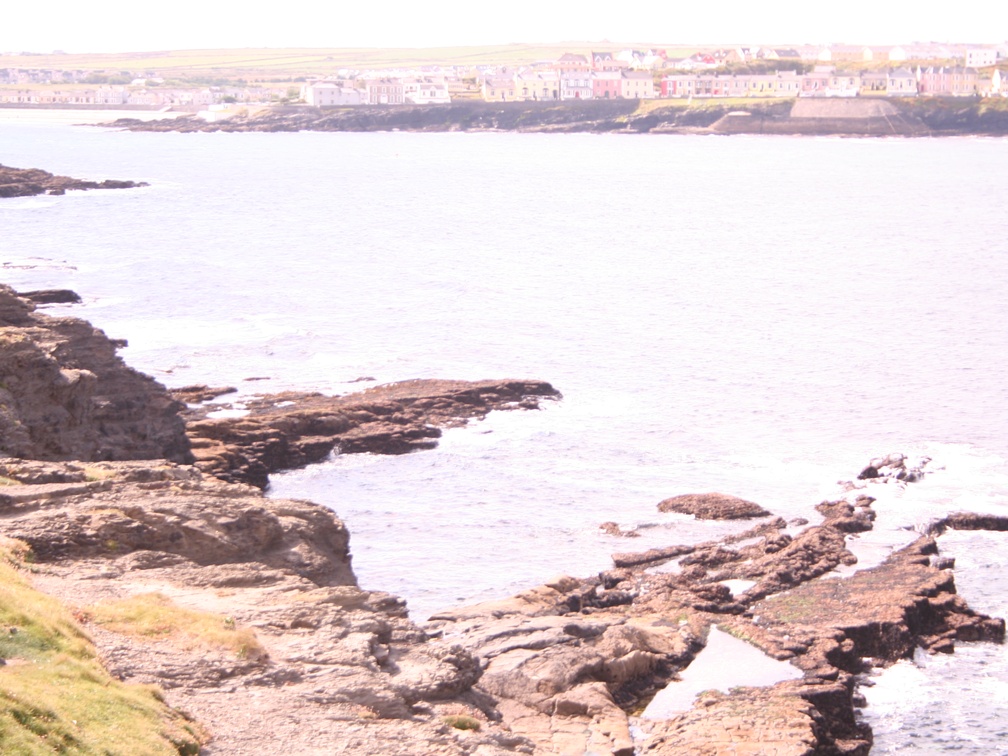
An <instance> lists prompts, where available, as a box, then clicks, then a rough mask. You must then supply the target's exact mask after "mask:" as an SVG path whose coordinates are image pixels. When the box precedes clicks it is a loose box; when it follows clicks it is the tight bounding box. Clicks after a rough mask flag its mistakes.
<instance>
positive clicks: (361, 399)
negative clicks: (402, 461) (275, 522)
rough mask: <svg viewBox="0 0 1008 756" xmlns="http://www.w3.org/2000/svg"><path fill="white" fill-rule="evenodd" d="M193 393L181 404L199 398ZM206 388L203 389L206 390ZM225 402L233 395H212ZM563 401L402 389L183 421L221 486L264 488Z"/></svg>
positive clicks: (276, 400)
mask: <svg viewBox="0 0 1008 756" xmlns="http://www.w3.org/2000/svg"><path fill="white" fill-rule="evenodd" d="M200 388H201V387H192V386H190V387H188V388H186V389H183V390H181V391H180V392H179V393H178V394H176V396H179V397H180V398H181V397H188V398H191V397H193V396H199V395H200V391H199V389H200ZM204 388H205V387H204ZM208 391H209V392H211V393H214V394H217V395H220V394H222V393H224V392H226V391H227V389H209V390H208ZM559 396H560V393H559V392H558V391H557V390H556V389H554V388H553V387H552V386H551V385H550V384H548V383H546V382H544V381H521V380H508V381H445V380H415V381H401V382H399V383H392V384H387V385H382V386H375V387H374V388H370V389H367V390H365V391H361V392H359V393H354V394H350V395H348V396H323V395H322V394H304V393H292V392H291V393H282V394H271V395H269V396H266V397H262V398H257V399H251V400H247V401H244V402H242V406H243V407H245V408H246V410H247V413H248V414H246V415H245V416H243V417H237V418H235V417H226V418H208V417H207V414H208V413H209V411H210V410H212V409H219V408H220V406H221V405H202V406H197V407H193V408H191V409H189V410H188V411H187V412H186V413H185V417H186V419H187V421H188V426H187V430H188V433H189V438H190V441H191V445H192V450H193V454H194V455H195V459H196V465H197V467H199V468H200V469H201V470H204V471H205V472H208V473H212V474H213V475H215V476H217V477H218V478H221V479H222V480H230V481H237V482H243V483H251V484H252V485H255V486H258V487H260V488H265V487H266V485H267V483H268V476H269V474H270V473H272V472H277V471H279V470H284V469H290V468H296V467H302V466H304V465H306V464H310V463H312V462H319V461H321V460H323V459H325V458H326V457H328V456H329V455H330V454H331V453H333V452H334V451H335V452H339V453H341V454H353V453H358V452H372V453H376V454H404V453H406V452H411V451H417V450H421V449H432V448H434V446H436V445H437V439H438V438H439V437H440V436H441V430H440V429H441V428H445V427H455V426H459V425H462V424H464V423H465V422H467V421H468V420H470V419H473V418H483V417H486V415H487V414H488V413H489V412H491V411H492V410H506V409H535V408H537V407H538V406H539V402H540V401H541V400H542V399H556V398H559Z"/></svg>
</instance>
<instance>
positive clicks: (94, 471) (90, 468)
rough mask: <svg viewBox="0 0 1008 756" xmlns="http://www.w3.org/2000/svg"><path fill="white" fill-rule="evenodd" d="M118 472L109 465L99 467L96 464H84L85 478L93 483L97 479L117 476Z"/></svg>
mask: <svg viewBox="0 0 1008 756" xmlns="http://www.w3.org/2000/svg"><path fill="white" fill-rule="evenodd" d="M117 474H118V473H116V471H115V470H111V469H109V468H108V467H98V466H96V465H84V480H86V481H87V482H89V483H91V482H94V481H96V480H109V479H111V478H114V477H116V475H117Z"/></svg>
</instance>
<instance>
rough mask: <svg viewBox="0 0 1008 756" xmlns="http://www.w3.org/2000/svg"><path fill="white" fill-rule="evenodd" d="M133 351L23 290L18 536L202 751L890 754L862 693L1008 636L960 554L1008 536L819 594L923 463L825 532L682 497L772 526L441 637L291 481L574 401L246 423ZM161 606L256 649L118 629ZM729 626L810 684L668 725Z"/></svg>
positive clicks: (618, 572)
mask: <svg viewBox="0 0 1008 756" xmlns="http://www.w3.org/2000/svg"><path fill="white" fill-rule="evenodd" d="M118 345H119V344H118V343H117V342H114V341H112V340H110V339H108V338H107V337H106V336H105V335H104V334H103V333H102V332H101V331H99V330H97V329H94V328H93V327H92V326H90V325H89V324H87V323H85V322H84V321H81V320H77V319H74V318H67V317H49V316H47V315H44V314H41V313H39V312H37V311H36V310H35V305H34V304H33V302H32V301H30V300H29V299H26V298H23V297H21V296H18V295H17V294H15V293H14V292H13V291H12V290H10V289H9V288H6V287H2V288H0V381H2V384H0V409H2V414H0V420H2V423H3V434H2V436H0V439H2V448H0V453H2V454H3V455H4V458H3V459H0V478H2V480H3V481H4V482H5V485H4V486H2V487H0V512H2V514H3V527H2V531H0V533H2V535H3V536H5V537H7V538H13V539H18V540H19V541H21V542H24V543H26V544H28V545H29V546H30V548H31V554H32V558H33V560H34V561H33V562H32V573H31V574H30V577H31V579H32V581H33V583H34V584H35V586H36V587H37V588H38V589H40V590H42V591H44V592H46V593H48V594H50V595H52V596H55V597H57V598H59V599H60V600H62V601H63V602H65V603H66V604H68V605H69V606H71V607H72V609H73V611H74V613H75V616H76V617H77V618H78V621H79V622H80V623H81V624H82V625H83V627H84V629H85V631H86V632H87V633H88V634H89V635H90V637H91V638H92V639H93V641H94V643H95V645H96V646H97V648H98V650H99V653H100V655H101V658H102V660H103V661H104V663H105V664H106V666H107V667H108V669H109V670H110V671H111V673H112V674H113V675H114V676H115V677H118V678H120V679H122V680H125V681H129V682H140V683H151V684H155V685H158V686H160V688H161V689H162V690H163V691H164V694H163V695H164V699H165V700H166V701H167V702H168V704H170V705H171V706H173V707H175V708H177V709H180V710H183V711H185V712H187V714H188V715H189V716H191V717H192V718H194V719H195V720H196V721H197V722H199V723H200V724H201V725H202V726H203V728H204V730H205V732H206V733H207V734H206V736H205V737H206V742H205V743H204V744H203V746H202V749H201V753H205V754H210V755H211V756H215V755H221V754H259V753H263V752H272V751H279V750H284V751H287V752H290V753H298V754H312V753H319V754H321V753H332V752H334V750H335V751H336V752H342V753H347V754H373V753H386V754H403V755H404V756H405V755H406V754H418V753H423V754H432V755H434V756H437V755H439V754H453V755H454V754H480V755H481V756H492V755H495V754H498V755H499V754H513V753H544V754H545V753H556V754H571V753H589V752H591V753H609V754H615V755H617V756H630V755H631V754H633V753H641V754H718V753H725V752H734V753H753V754H756V753H769V752H773V753H778V754H865V753H867V752H868V751H869V749H870V746H871V732H870V730H869V729H868V728H867V726H866V725H865V724H864V723H863V722H862V721H861V720H860V719H859V717H858V714H857V710H858V708H859V707H860V706H861V705H863V702H862V701H861V699H860V695H859V692H858V686H859V683H860V681H861V680H862V679H863V676H864V675H865V674H866V673H868V672H869V671H870V670H871V669H872V668H873V667H874V666H879V665H886V664H889V663H892V662H894V661H896V660H898V659H901V658H906V657H908V656H910V655H912V654H913V652H914V650H915V649H917V648H923V649H925V650H926V651H928V652H930V653H947V652H951V651H953V649H954V647H955V644H956V643H957V642H968V641H976V640H989V641H996V642H1001V641H1002V640H1003V638H1004V629H1005V626H1004V621H1003V620H1001V619H995V618H990V617H987V616H984V615H982V614H978V613H976V612H974V611H972V610H971V609H970V608H969V607H968V606H967V605H966V603H965V602H964V601H963V600H962V599H961V598H960V597H959V596H958V595H957V594H956V592H955V583H954V576H953V571H952V567H953V565H952V564H951V563H950V560H948V559H947V558H945V557H943V556H942V555H941V554H940V553H939V549H938V545H937V542H936V537H937V535H938V533H940V532H941V530H942V529H944V528H949V527H953V528H966V527H970V528H982V529H992V530H1000V529H1005V528H1006V527H1008V525H1006V523H1005V522H1004V521H1003V520H1002V519H1000V518H990V517H983V516H979V515H972V514H970V513H962V514H957V515H952V516H950V517H948V518H946V519H945V520H943V521H942V522H940V523H935V524H934V527H933V529H932V531H930V532H928V533H924V534H921V535H920V537H919V538H918V539H917V540H916V541H915V542H914V543H912V544H911V545H909V546H907V547H906V548H904V549H901V550H900V551H898V552H896V553H894V554H893V555H892V556H890V558H889V559H887V560H886V561H885V562H884V563H882V564H881V565H879V566H877V567H874V568H871V569H866V570H862V571H859V572H856V573H854V574H853V575H851V576H849V577H840V578H835V579H829V580H819V579H816V578H819V577H821V576H823V575H825V574H827V573H829V572H831V571H832V570H834V569H835V568H836V567H837V566H839V565H850V564H852V563H853V562H855V561H856V559H855V557H854V555H853V554H852V553H851V552H850V551H848V550H847V548H846V537H847V536H848V535H849V534H851V533H856V532H861V531H865V530H870V529H871V528H872V526H873V520H874V510H873V504H874V499H873V497H872V496H871V491H872V487H873V486H879V485H913V481H914V480H916V479H918V478H919V477H921V476H923V475H925V474H926V466H918V467H914V466H911V465H909V464H908V461H907V460H905V459H904V458H903V457H902V456H901V455H888V456H886V457H882V458H880V459H878V460H872V462H871V463H870V464H869V465H868V466H867V467H866V468H865V471H863V476H864V477H863V478H862V479H861V480H852V481H851V483H850V485H849V490H850V492H849V494H848V495H847V496H846V497H845V498H844V499H842V500H837V501H830V502H823V503H822V504H820V505H819V506H818V507H817V509H818V511H819V513H820V514H821V515H822V522H821V523H818V524H808V523H803V522H791V523H788V522H785V521H784V520H782V519H781V518H778V517H774V516H773V515H772V514H769V513H766V512H765V510H762V508H760V507H759V506H758V505H757V504H755V503H753V502H749V501H745V500H743V499H738V498H736V497H730V496H725V495H723V494H710V493H703V494H693V495H690V496H688V497H683V496H680V497H673V498H671V499H668V500H666V501H665V502H662V503H661V507H662V508H664V509H667V510H674V511H689V512H690V513H692V514H693V515H694V516H697V517H718V518H748V519H750V520H751V521H752V526H751V527H750V528H749V529H748V530H746V531H745V532H743V533H740V534H738V535H736V536H732V537H727V538H723V539H721V540H719V541H716V542H710V543H704V544H697V545H680V544H670V545H668V546H667V547H664V548H660V549H654V550H652V551H650V552H645V553H627V554H618V555H614V567H613V569H611V570H608V571H606V572H603V573H601V574H599V575H595V576H591V577H587V578H576V577H570V576H562V577H557V578H556V579H554V580H551V581H550V582H549V583H548V584H546V585H542V586H539V587H536V588H531V589H529V590H527V591H525V592H523V593H521V594H518V595H516V596H513V597H510V598H505V599H501V600H499V601H493V602H487V603H483V604H478V605H475V606H469V607H463V608H457V609H451V610H446V611H444V612H441V613H439V614H437V615H435V616H434V617H432V618H430V620H429V621H428V622H426V623H423V624H418V623H416V622H414V621H412V620H411V619H410V618H409V616H408V614H407V612H406V607H405V605H404V602H403V601H402V600H401V599H398V598H397V597H395V596H392V595H389V594H387V593H382V592H380V591H371V590H365V589H362V588H361V587H359V586H358V585H357V581H356V578H355V576H354V573H353V570H352V563H351V554H350V548H349V534H348V531H347V528H346V527H345V525H344V524H343V523H342V522H341V521H340V520H339V519H338V518H337V517H336V516H335V514H334V513H333V512H332V511H330V510H329V509H327V508H324V507H320V506H318V505H315V504H312V503H310V502H304V501H293V500H279V499H270V498H267V497H265V496H264V494H263V493H262V491H261V490H260V488H261V486H262V485H264V484H265V480H266V476H267V475H268V474H269V473H270V472H272V471H274V470H278V469H283V468H286V467H292V466H298V465H303V464H308V463H310V462H312V461H317V460H318V459H322V458H324V457H326V456H327V455H328V454H330V453H332V452H333V451H338V452H340V453H350V452H355V451H371V452H378V453H403V452H407V451H412V450H417V449H421V450H422V449H424V448H429V447H430V445H432V444H434V443H436V439H437V435H438V428H443V427H448V426H451V425H457V424H460V423H464V422H466V421H468V420H469V419H473V418H480V417H483V416H485V414H486V413H488V412H490V411H492V410H498V409H534V408H535V407H537V406H539V403H540V402H541V401H544V400H549V399H553V398H557V397H558V396H559V395H558V393H557V392H556V390H555V389H553V388H552V387H551V386H550V385H549V384H547V383H544V382H541V381H486V382H474V383H468V382H458V381H410V382H404V383H400V384H392V385H390V386H384V387H374V388H372V389H369V390H366V391H364V392H361V393H359V394H354V395H350V396H346V397H323V396H321V395H317V394H296V395H295V394H283V395H275V396H268V397H260V398H258V399H255V400H246V401H244V402H243V403H244V404H245V409H246V410H247V412H248V414H246V415H244V416H243V417H209V416H208V415H210V414H211V410H212V409H213V408H215V407H219V405H206V404H205V403H204V400H205V399H207V398H209V397H212V396H214V395H216V394H218V392H222V391H224V389H211V388H207V387H190V388H189V389H186V390H179V391H176V392H175V396H174V397H173V396H171V395H169V393H168V392H167V391H166V390H165V389H163V388H162V387H161V386H160V385H159V384H157V383H156V382H154V381H153V380H151V379H149V378H147V377H145V376H142V375H141V374H139V373H136V372H135V371H132V370H131V369H130V368H128V367H127V366H126V365H125V364H123V363H122V361H121V360H120V359H119V358H118V357H117V356H116V355H115V349H116V347H117V346H118ZM869 469H871V471H872V472H871V473H868V474H865V472H866V471H867V470H869ZM656 505H657V503H656ZM459 579H460V580H464V576H461V575H460V576H459ZM741 581H744V582H741ZM743 586H745V587H744V589H743ZM138 596H139V597H143V596H157V597H159V599H158V600H159V601H163V602H165V603H166V604H168V605H171V606H176V607H180V608H184V609H187V610H194V611H195V610H199V611H201V612H204V613H207V614H208V615H211V616H217V617H219V618H220V624H222V625H223V626H225V627H228V628H233V629H236V630H237V629H242V630H243V631H244V630H249V631H251V632H252V633H254V636H255V639H256V640H255V643H254V644H252V645H249V646H247V647H244V650H243V651H241V652H239V653H235V652H233V651H230V650H227V649H226V648H222V647H219V646H215V645H213V644H209V645H208V644H206V643H188V642H185V639H184V637H179V636H177V635H166V636H163V637H162V636H158V637H150V636H145V635H142V634H137V633H133V632H130V631H129V629H128V628H126V629H123V628H122V627H119V628H116V629H113V628H112V627H111V626H109V625H107V624H103V623H102V622H101V621H99V619H98V617H99V611H98V609H99V608H100V607H102V606H105V605H106V604H108V603H109V602H114V601H121V600H126V599H129V598H131V597H132V598H134V599H135V598H136V597H138ZM15 621H16V620H8V622H9V623H13V622H15ZM714 626H717V627H719V628H721V630H723V631H725V632H727V633H730V634H731V635H734V636H736V637H737V638H742V639H745V640H747V641H748V642H750V643H751V644H753V645H755V646H756V647H758V648H759V649H761V650H762V651H763V652H765V653H766V654H768V655H769V656H771V657H773V658H775V659H779V660H787V661H789V662H790V663H791V664H792V665H794V667H796V668H797V670H799V671H800V675H801V676H800V677H798V678H797V679H792V680H788V681H785V682H779V683H777V684H775V685H772V686H769V687H763V688H753V687H741V688H735V689H732V690H731V691H730V692H725V693H715V692H711V693H707V694H705V695H704V696H703V697H702V698H701V699H700V700H698V702H697V703H696V704H695V705H694V706H693V708H691V709H690V710H689V711H686V712H683V713H681V714H677V715H675V716H670V717H668V718H647V717H642V716H641V714H642V711H643V709H644V707H645V705H646V704H647V703H648V702H649V701H650V699H651V697H652V696H653V695H654V693H655V692H656V691H658V690H660V689H662V688H663V687H664V686H665V685H667V684H668V683H670V682H672V681H675V680H676V679H678V675H679V673H680V672H681V671H682V670H683V669H684V668H686V667H687V666H688V665H689V664H690V663H691V662H692V661H693V660H694V659H695V658H696V656H697V655H698V654H699V653H701V652H702V651H703V649H704V647H705V645H706V642H707V638H708V636H709V633H710V629H711V627H714ZM11 627H12V628H14V630H15V631H16V630H17V628H16V627H14V625H13V624H11ZM7 661H8V666H7V669H8V670H17V669H20V668H24V667H25V666H28V665H29V662H27V661H25V660H19V659H14V658H10V657H9V658H8V660H7ZM339 748H342V749H343V750H342V751H339V750H337V749H339ZM179 750H180V752H181V750H182V749H181V748H180V749H179Z"/></svg>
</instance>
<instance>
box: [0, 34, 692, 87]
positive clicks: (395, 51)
mask: <svg viewBox="0 0 1008 756" xmlns="http://www.w3.org/2000/svg"><path fill="white" fill-rule="evenodd" d="M647 47H658V48H663V49H665V50H667V52H668V54H669V55H670V56H671V57H684V56H686V55H690V54H692V53H694V52H696V51H697V50H698V49H699V48H696V47H689V48H686V47H682V46H672V45H662V44H654V43H645V42H609V43H601V42H556V43H542V44H532V43H519V44H510V45H487V46H470V47H417V48H255V49H239V50H225V49H220V50H170V51H162V52H150V53H92V54H66V55H31V56H21V55H8V56H0V68H56V69H64V70H83V71H92V72H105V73H106V74H107V75H122V72H124V71H126V72H130V73H131V74H139V73H142V72H152V73H154V74H156V75H157V76H160V77H162V78H164V79H168V80H173V81H179V82H184V81H187V80H206V79H214V80H235V79H243V80H245V81H247V82H249V83H252V82H269V81H290V80H291V79H292V78H296V77H320V76H326V75H329V74H334V73H335V72H336V71H338V70H340V69H342V68H356V69H364V68H374V69H381V68H399V67H410V66H425V65H440V66H476V65H506V66H521V65H529V64H532V63H535V62H538V61H544V60H550V61H552V60H556V59H557V58H559V57H560V56H561V55H563V54H564V53H565V52H572V53H578V54H583V55H584V54H587V53H589V52H590V51H592V50H593V49H594V50H609V51H617V50H622V49H626V48H634V49H642V48H647ZM33 88H34V87H33ZM57 88H58V87H57ZM63 88H67V87H65V86H64V87H63Z"/></svg>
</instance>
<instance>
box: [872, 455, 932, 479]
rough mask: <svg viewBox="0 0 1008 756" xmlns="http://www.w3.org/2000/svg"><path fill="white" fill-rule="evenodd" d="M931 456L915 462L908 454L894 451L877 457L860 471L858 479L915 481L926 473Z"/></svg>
mask: <svg viewBox="0 0 1008 756" xmlns="http://www.w3.org/2000/svg"><path fill="white" fill-rule="evenodd" d="M930 461H931V460H930V458H928V457H924V458H922V459H920V460H917V461H915V462H911V461H910V460H908V459H907V457H906V455H904V454H901V453H898V452H896V453H893V454H889V455H886V456H885V457H876V458H875V459H873V460H871V461H870V462H869V463H868V465H867V466H866V467H865V468H864V469H863V470H861V472H860V473H858V476H857V477H858V480H874V479H877V478H882V479H884V480H895V481H900V482H903V483H913V482H916V481H918V480H920V479H921V478H922V477H924V475H925V472H926V471H925V469H924V468H925V467H926V466H927V464H928V463H929V462H930Z"/></svg>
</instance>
